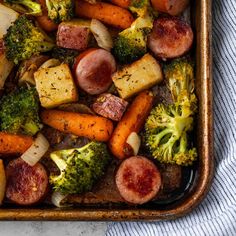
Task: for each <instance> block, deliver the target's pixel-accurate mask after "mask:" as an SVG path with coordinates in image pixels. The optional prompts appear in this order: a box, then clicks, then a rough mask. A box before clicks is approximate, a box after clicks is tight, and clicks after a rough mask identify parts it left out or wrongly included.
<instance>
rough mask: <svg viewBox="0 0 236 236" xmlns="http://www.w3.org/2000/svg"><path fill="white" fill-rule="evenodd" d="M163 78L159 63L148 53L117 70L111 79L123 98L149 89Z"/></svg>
mask: <svg viewBox="0 0 236 236" xmlns="http://www.w3.org/2000/svg"><path fill="white" fill-rule="evenodd" d="M162 79H163V75H162V71H161V67H160V65H159V63H158V62H157V61H156V59H155V58H153V57H152V56H151V55H150V54H145V55H144V56H143V57H142V58H141V59H140V60H138V61H135V62H134V63H132V64H131V65H128V66H125V67H124V68H122V69H121V70H118V71H117V72H116V73H115V74H114V75H113V76H112V80H113V82H114V84H115V86H116V88H117V90H118V92H119V94H120V96H121V97H122V98H123V99H126V98H129V97H131V96H133V95H135V94H137V93H139V92H141V91H142V90H145V89H149V88H150V87H152V86H154V85H155V84H157V83H159V82H161V81H162Z"/></svg>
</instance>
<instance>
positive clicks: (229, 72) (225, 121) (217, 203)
mask: <svg viewBox="0 0 236 236" xmlns="http://www.w3.org/2000/svg"><path fill="white" fill-rule="evenodd" d="M212 3H213V14H212V16H213V81H214V82H213V84H214V85H213V92H214V116H215V117H214V118H215V120H214V132H215V147H214V148H215V160H216V170H215V171H216V172H215V178H214V182H213V185H212V188H211V191H210V193H209V194H208V196H207V197H206V199H205V200H204V201H203V203H202V204H201V205H200V206H199V207H198V208H197V209H196V210H194V211H193V212H192V213H191V214H189V215H188V216H186V217H183V218H180V219H177V220H173V221H168V222H153V223H144V222H143V223H142V222H140V223H129V222H127V223H111V224H109V225H108V228H107V232H106V235H107V236H129V235H135V236H136V235H137V236H159V235H161V236H164V235H168V236H169V235H170V236H173V235H176V236H181V235H184V236H194V235H197V236H201V235H207V236H221V235H226V236H236V0H213V1H212Z"/></svg>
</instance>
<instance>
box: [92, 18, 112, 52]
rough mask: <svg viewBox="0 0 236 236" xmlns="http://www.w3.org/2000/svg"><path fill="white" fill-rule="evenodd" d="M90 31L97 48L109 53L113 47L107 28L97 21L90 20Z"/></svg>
mask: <svg viewBox="0 0 236 236" xmlns="http://www.w3.org/2000/svg"><path fill="white" fill-rule="evenodd" d="M90 30H91V32H92V33H93V36H94V37H95V39H96V41H97V44H98V46H99V47H101V48H104V49H106V50H107V51H110V50H111V48H112V47H113V41H112V37H111V35H110V33H109V31H108V29H107V27H106V26H105V25H104V24H103V23H102V22H100V21H99V20H96V19H92V20H91V25H90Z"/></svg>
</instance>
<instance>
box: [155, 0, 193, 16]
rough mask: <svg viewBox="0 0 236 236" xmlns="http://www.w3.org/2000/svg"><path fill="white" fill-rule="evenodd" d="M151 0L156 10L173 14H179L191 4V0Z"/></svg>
mask: <svg viewBox="0 0 236 236" xmlns="http://www.w3.org/2000/svg"><path fill="white" fill-rule="evenodd" d="M151 2H152V6H153V8H154V9H155V10H157V11H160V12H165V13H168V14H170V15H172V16H176V15H179V14H180V13H181V12H183V11H184V9H185V8H186V7H187V6H188V4H189V0H151Z"/></svg>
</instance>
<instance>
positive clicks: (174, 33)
mask: <svg viewBox="0 0 236 236" xmlns="http://www.w3.org/2000/svg"><path fill="white" fill-rule="evenodd" d="M192 43H193V31H192V29H191V27H190V25H189V24H187V23H186V22H185V21H183V20H181V19H179V18H177V17H163V18H159V19H157V20H155V21H154V25H153V30H152V32H151V34H150V36H149V38H148V46H149V48H150V49H151V50H152V52H153V53H154V54H155V56H157V57H160V58H162V59H166V58H175V57H179V56H181V55H183V54H184V53H186V52H187V51H188V50H189V49H190V47H191V46H192Z"/></svg>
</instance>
